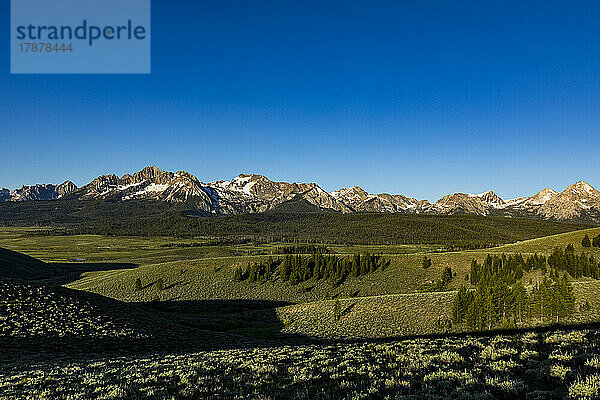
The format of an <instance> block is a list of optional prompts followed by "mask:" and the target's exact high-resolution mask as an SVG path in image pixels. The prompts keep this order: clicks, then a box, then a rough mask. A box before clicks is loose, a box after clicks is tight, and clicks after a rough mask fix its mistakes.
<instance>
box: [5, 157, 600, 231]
mask: <svg viewBox="0 0 600 400" xmlns="http://www.w3.org/2000/svg"><path fill="white" fill-rule="evenodd" d="M73 198H75V199H81V200H89V199H100V200H112V201H127V200H132V199H151V200H157V201H165V202H171V203H186V204H189V205H190V206H191V207H193V208H194V210H196V211H198V212H202V213H205V214H212V215H231V214H244V213H259V212H265V211H268V210H272V209H274V208H275V207H277V206H278V205H280V204H282V203H285V202H288V201H291V200H294V201H298V200H300V199H302V200H305V201H306V202H308V203H310V204H312V205H314V206H316V207H317V208H318V209H322V210H329V211H336V212H341V213H355V212H383V213H414V214H441V215H454V214H475V215H484V216H485V215H503V216H506V217H538V218H543V219H555V220H562V221H569V220H584V221H587V222H593V223H600V192H599V191H597V190H596V189H594V188H593V187H592V186H591V185H589V184H588V183H586V182H584V181H579V182H576V183H574V184H572V185H570V186H569V187H567V188H566V189H565V190H564V191H562V192H557V191H555V190H553V189H550V188H545V189H543V190H541V191H539V192H538V193H536V194H534V195H532V196H523V197H517V198H514V199H508V200H504V199H502V198H501V197H500V196H498V195H497V194H496V193H495V192H493V191H492V190H489V191H487V192H484V193H480V194H468V193H460V192H458V193H454V194H448V195H446V196H443V197H441V198H440V199H439V200H438V201H436V202H435V203H430V202H429V201H427V200H418V199H416V198H413V197H408V196H405V195H403V194H388V193H380V194H371V193H369V192H367V191H365V190H364V189H362V188H361V187H359V186H354V187H351V188H342V189H339V190H335V191H332V192H327V191H325V190H323V189H322V188H321V187H320V186H319V185H318V184H316V183H314V182H311V183H297V182H292V183H289V182H277V181H272V180H270V179H268V178H267V177H265V176H263V175H258V174H240V175H238V176H237V177H235V178H233V179H232V180H230V181H226V180H217V181H212V182H209V183H203V182H201V181H200V180H199V179H198V178H196V177H195V176H194V175H192V174H190V173H188V172H185V171H178V172H168V171H163V170H161V169H160V168H158V167H157V166H155V165H153V166H149V167H145V168H143V169H142V170H140V171H138V172H135V173H134V174H132V175H131V174H124V175H123V176H121V177H119V176H117V175H115V174H108V175H100V176H98V177H97V178H95V179H94V180H92V181H91V182H90V183H88V184H86V185H84V186H82V187H80V188H78V187H77V186H76V185H75V184H73V182H71V181H68V180H67V181H65V182H64V183H62V184H60V185H53V184H36V185H33V186H25V185H23V186H21V188H19V189H15V190H13V191H9V190H8V189H2V190H0V202H3V201H13V202H19V201H35V200H61V199H73Z"/></svg>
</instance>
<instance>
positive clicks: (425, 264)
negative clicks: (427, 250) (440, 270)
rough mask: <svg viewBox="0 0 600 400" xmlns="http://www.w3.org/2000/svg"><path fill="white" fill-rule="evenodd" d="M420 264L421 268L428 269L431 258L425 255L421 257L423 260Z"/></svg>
mask: <svg viewBox="0 0 600 400" xmlns="http://www.w3.org/2000/svg"><path fill="white" fill-rule="evenodd" d="M421 266H422V267H423V269H428V268H429V267H431V258H429V257H427V256H425V257H423V261H421Z"/></svg>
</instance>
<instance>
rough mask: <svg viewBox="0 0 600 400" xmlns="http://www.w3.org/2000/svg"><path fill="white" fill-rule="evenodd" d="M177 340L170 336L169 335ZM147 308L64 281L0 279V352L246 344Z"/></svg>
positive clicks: (90, 351)
mask: <svg viewBox="0 0 600 400" xmlns="http://www.w3.org/2000/svg"><path fill="white" fill-rule="evenodd" d="M174 337H175V338H177V340H173V338H174ZM247 344H248V340H247V339H242V338H239V337H236V336H232V335H225V334H219V333H211V332H206V331H201V330H197V329H192V328H188V327H186V326H184V325H182V324H180V321H178V320H177V319H176V318H174V317H172V316H170V315H166V314H163V313H160V312H157V311H154V310H151V309H146V308H143V307H140V306H135V305H130V304H126V303H122V302H119V301H116V300H113V299H109V298H105V297H102V296H99V295H96V294H92V293H86V292H82V291H76V290H71V289H68V288H64V287H57V286H49V285H42V284H37V283H32V282H25V281H19V280H12V279H0V348H1V349H4V350H2V351H1V352H0V355H7V354H12V353H18V352H19V351H29V350H32V351H35V352H40V351H42V350H43V351H45V352H47V353H54V352H79V353H81V354H85V355H88V354H96V353H104V352H113V351H115V352H119V353H128V352H136V351H159V350H160V351H162V350H169V349H178V348H182V349H183V348H185V349H208V348H224V347H232V346H234V347H235V346H241V345H247Z"/></svg>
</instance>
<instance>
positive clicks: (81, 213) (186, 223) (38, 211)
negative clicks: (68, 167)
mask: <svg viewBox="0 0 600 400" xmlns="http://www.w3.org/2000/svg"><path fill="white" fill-rule="evenodd" d="M186 207H188V208H189V205H186V204H175V205H173V204H169V203H163V202H151V201H141V200H130V201H100V200H86V201H84V200H60V201H34V202H22V203H21V202H20V203H13V202H8V203H0V225H12V226H60V227H64V228H67V229H66V231H63V230H61V231H60V232H58V231H57V233H59V234H65V233H67V234H82V233H89V234H101V235H110V236H171V237H178V238H200V237H202V238H211V240H212V239H215V240H223V241H235V242H237V241H252V242H255V243H267V242H268V243H272V242H286V243H314V244H318V243H332V244H357V245H369V244H382V245H394V244H441V245H444V246H447V248H448V249H451V250H459V249H471V248H484V247H491V246H496V245H499V244H504V243H512V242H516V241H519V240H526V239H533V238H536V237H541V236H547V235H553V234H557V233H563V232H570V231H573V230H576V229H581V228H583V227H587V225H577V224H568V223H561V222H554V221H543V220H536V219H522V218H503V217H483V216H475V215H415V214H390V213H356V214H339V213H321V214H319V213H308V214H303V213H282V212H280V213H257V214H243V215H231V216H212V217H208V216H198V214H197V213H196V214H194V213H193V212H188V211H186ZM188 215H190V216H188ZM191 215H194V216H191Z"/></svg>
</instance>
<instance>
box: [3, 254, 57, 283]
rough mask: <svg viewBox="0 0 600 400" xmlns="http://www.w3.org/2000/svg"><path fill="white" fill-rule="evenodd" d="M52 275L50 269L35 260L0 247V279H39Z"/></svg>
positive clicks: (48, 266) (43, 263)
mask: <svg viewBox="0 0 600 400" xmlns="http://www.w3.org/2000/svg"><path fill="white" fill-rule="evenodd" d="M51 274H52V267H51V266H50V265H48V264H46V263H45V262H42V261H40V260H38V259H36V258H33V257H29V256H27V255H25V254H21V253H17V252H16V251H12V250H8V249H4V248H2V247H0V277H4V278H12V279H39V278H44V277H47V276H49V275H51Z"/></svg>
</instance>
